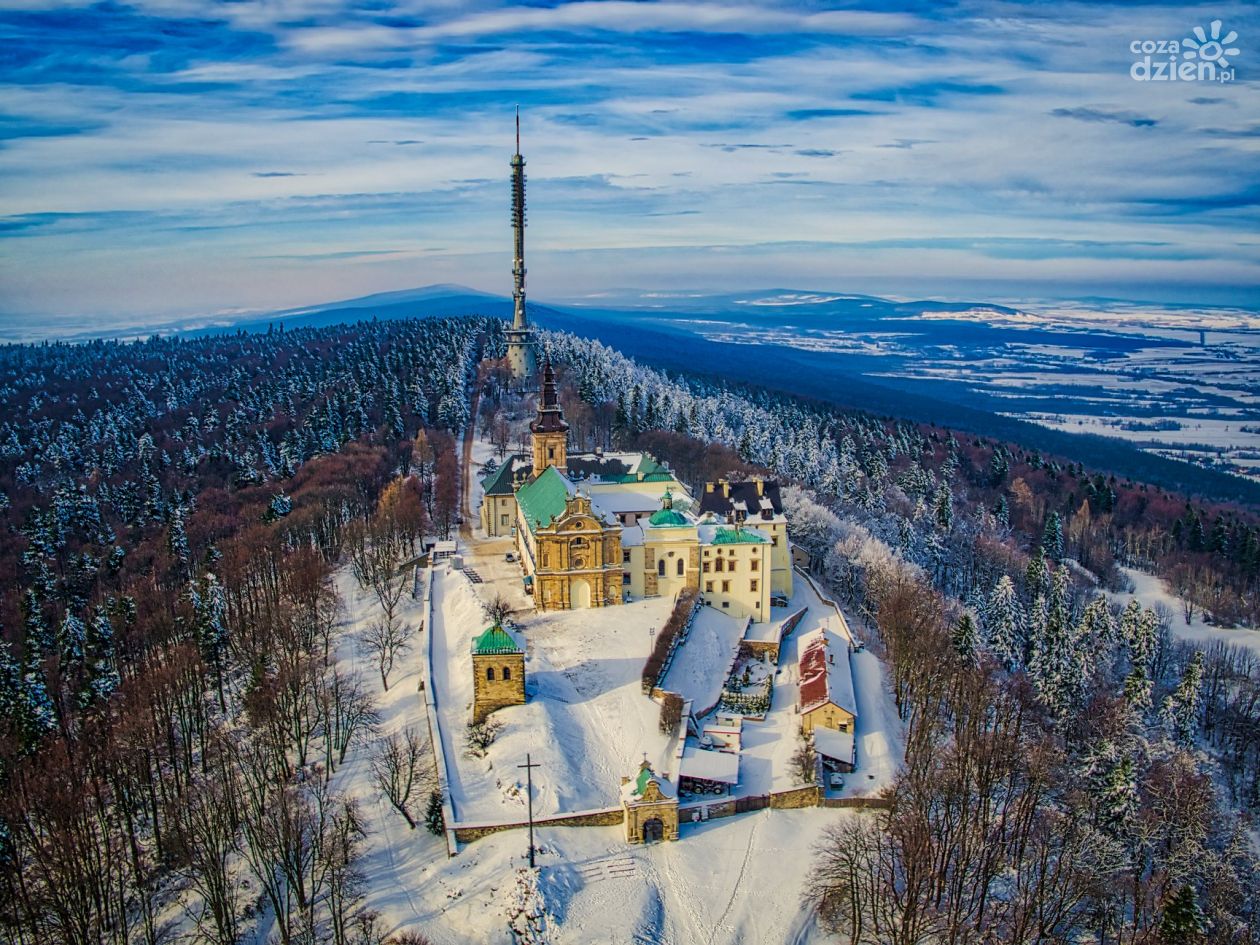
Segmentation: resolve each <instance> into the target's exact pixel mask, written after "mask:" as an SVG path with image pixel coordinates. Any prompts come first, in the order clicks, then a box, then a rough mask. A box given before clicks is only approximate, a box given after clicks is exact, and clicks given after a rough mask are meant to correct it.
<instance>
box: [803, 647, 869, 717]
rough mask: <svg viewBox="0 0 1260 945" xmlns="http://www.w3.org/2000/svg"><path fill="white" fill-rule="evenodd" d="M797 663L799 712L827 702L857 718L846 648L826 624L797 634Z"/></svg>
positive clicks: (851, 671) (847, 649)
mask: <svg viewBox="0 0 1260 945" xmlns="http://www.w3.org/2000/svg"><path fill="white" fill-rule="evenodd" d="M798 667H799V670H800V680H801V685H800V700H801V712H802V713H804V712H809V711H811V710H813V709H816V708H818V707H819V706H822V705H826V704H827V703H828V702H830V703H831V704H832V705H835V706H838V707H839V708H841V709H844V710H845V711H846V712H848V713H849V714H850V715H852V716H853V717H854V718H857V700H856V699H855V698H854V697H853V670H852V669H851V667H850V666H849V648H848V646H847V645H845V643H844V642H843V641H842V640H841V639H840V638H839V637H837V636H836V635H835V634H834V633H832V632H831V631H829V630H827V629H826V628H819V629H817V630H815V631H813V632H812V633H808V634H806V635H805V636H803V637H801V657H800V661H799V663H798Z"/></svg>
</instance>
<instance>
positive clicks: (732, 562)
mask: <svg viewBox="0 0 1260 945" xmlns="http://www.w3.org/2000/svg"><path fill="white" fill-rule="evenodd" d="M726 570H728V571H734V570H735V559H734V558H732V559H731V560H730V561H728V562H726Z"/></svg>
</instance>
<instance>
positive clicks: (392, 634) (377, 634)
mask: <svg viewBox="0 0 1260 945" xmlns="http://www.w3.org/2000/svg"><path fill="white" fill-rule="evenodd" d="M362 646H363V649H364V650H366V651H367V653H368V654H369V655H370V656H371V657H372V660H373V661H374V662H375V663H376V668H377V670H378V671H379V672H380V674H381V686H382V687H383V688H384V689H385V691H386V692H388V691H389V674H390V671H391V670H393V668H394V662H395V661H396V660H397V659H398V657H399V656H401V655H402V654H403V653H404V652H405V651H406V650H407V647H408V646H409V644H408V642H407V631H406V628H405V627H404V626H403V625H402V624H399V623H395V622H394V621H392V620H376V621H373V622H372V623H370V624H368V628H367V630H365V631H364V633H363V637H362Z"/></svg>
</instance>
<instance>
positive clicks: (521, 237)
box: [504, 110, 538, 388]
mask: <svg viewBox="0 0 1260 945" xmlns="http://www.w3.org/2000/svg"><path fill="white" fill-rule="evenodd" d="M511 163H512V327H511V328H508V329H506V330H505V332H504V334H506V335H507V357H508V366H509V367H510V368H511V370H512V378H513V380H514V381H515V382H516V383H517V384H518V385H519V386H520V387H523V388H527V387H529V386H530V385H531V384H532V383H533V382H534V379H535V378H536V377H537V376H538V346H537V344H536V342H535V341H534V337H533V332H531V331H530V329H529V319H528V317H527V316H526V314H525V159H524V158H523V157H521V113H520V111H519V110H517V113H516V153H515V154H513V155H512V162H511Z"/></svg>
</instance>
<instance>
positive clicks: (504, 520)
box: [499, 515, 508, 525]
mask: <svg viewBox="0 0 1260 945" xmlns="http://www.w3.org/2000/svg"><path fill="white" fill-rule="evenodd" d="M507 523H508V517H507V516H506V515H500V516H499V524H500V525H506V524H507Z"/></svg>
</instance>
